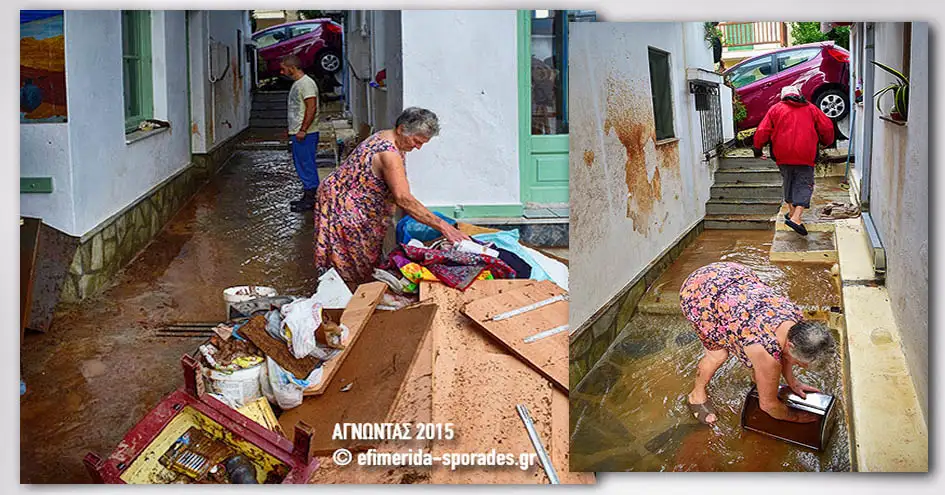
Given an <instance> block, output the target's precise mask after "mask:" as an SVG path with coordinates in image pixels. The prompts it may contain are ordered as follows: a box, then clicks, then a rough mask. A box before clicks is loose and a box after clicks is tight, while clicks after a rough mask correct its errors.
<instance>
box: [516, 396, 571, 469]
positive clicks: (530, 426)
mask: <svg viewBox="0 0 945 495" xmlns="http://www.w3.org/2000/svg"><path fill="white" fill-rule="evenodd" d="M515 409H516V410H517V411H518V415H519V417H520V418H522V423H524V424H525V430H526V431H528V438H529V440H531V441H532V445H533V446H534V447H535V453H536V454H538V460H540V461H541V466H542V467H543V468H544V469H545V474H547V475H548V481H550V482H551V484H552V485H560V484H561V481H559V480H558V473H557V471H555V467H554V466H553V465H552V464H551V458H550V457H548V451H547V450H545V446H544V445H542V443H541V439H540V438H538V432H537V431H535V422H534V421H532V417H531V415H529V414H528V408H527V407H525V404H519V405H517V406H515Z"/></svg>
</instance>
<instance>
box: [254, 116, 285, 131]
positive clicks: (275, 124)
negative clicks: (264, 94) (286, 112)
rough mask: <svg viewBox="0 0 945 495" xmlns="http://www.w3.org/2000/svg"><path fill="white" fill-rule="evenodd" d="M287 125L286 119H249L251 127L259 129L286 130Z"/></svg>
mask: <svg viewBox="0 0 945 495" xmlns="http://www.w3.org/2000/svg"><path fill="white" fill-rule="evenodd" d="M286 125H288V124H287V123H286V119H284V118H283V119H260V118H253V117H251V118H250V119H249V126H250V127H255V128H257V129H282V128H285V127H286Z"/></svg>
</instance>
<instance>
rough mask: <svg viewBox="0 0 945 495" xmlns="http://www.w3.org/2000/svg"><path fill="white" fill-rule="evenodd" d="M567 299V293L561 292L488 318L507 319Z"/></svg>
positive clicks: (494, 319)
mask: <svg viewBox="0 0 945 495" xmlns="http://www.w3.org/2000/svg"><path fill="white" fill-rule="evenodd" d="M567 300H568V295H567V294H562V295H559V296H555V297H551V298H548V299H545V300H544V301H538V302H536V303H533V304H529V305H528V306H522V307H521V308H518V309H513V310H511V311H506V312H505V313H499V314H497V315H495V316H493V317H492V318H490V320H492V321H502V320H507V319H509V318H512V317H514V316H518V315H520V314H523V313H528V312H529V311H534V310H536V309H538V308H543V307H545V306H547V305H549V304H554V303H556V302H558V301H567Z"/></svg>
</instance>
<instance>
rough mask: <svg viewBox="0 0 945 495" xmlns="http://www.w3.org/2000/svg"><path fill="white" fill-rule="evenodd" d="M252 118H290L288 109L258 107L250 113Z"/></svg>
mask: <svg viewBox="0 0 945 495" xmlns="http://www.w3.org/2000/svg"><path fill="white" fill-rule="evenodd" d="M249 116H250V118H257V119H282V120H288V118H289V117H288V111H286V110H277V109H257V108H254V109H253V110H252V111H251V112H250V114H249Z"/></svg>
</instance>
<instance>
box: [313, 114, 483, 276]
mask: <svg viewBox="0 0 945 495" xmlns="http://www.w3.org/2000/svg"><path fill="white" fill-rule="evenodd" d="M439 130H440V126H439V122H438V120H437V117H436V114H434V113H433V112H431V111H429V110H425V109H422V108H416V107H411V108H408V109H406V110H404V111H403V113H401V114H400V116H399V117H397V121H396V123H395V125H394V128H393V129H387V130H383V131H380V132H377V133H375V134H373V135H372V136H370V137H369V138H367V139H365V140H364V141H363V142H361V144H359V145H358V147H357V148H355V150H354V151H353V152H352V153H351V155H350V156H349V157H348V158H347V159H346V160H345V161H344V163H342V164H341V166H340V167H338V169H337V170H335V171H334V172H333V173H332V174H331V175H329V176H328V177H327V178H325V180H324V182H322V184H321V186H319V188H318V194H317V199H316V203H315V215H314V217H315V266H316V267H318V268H319V269H320V271H324V270H327V269H329V268H334V269H335V270H336V271H337V272H338V274H339V275H340V276H341V278H342V279H344V280H345V281H346V282H349V283H353V284H357V283H362V282H365V281H368V280H371V278H372V274H373V271H374V268H375V267H376V266H377V265H378V262H379V260H380V258H381V254H382V253H381V251H382V246H383V242H384V237H385V235H386V233H387V229H388V227H389V226H390V225H391V223H392V222H391V220H392V218H393V215H394V211H395V209H396V207H398V206H399V207H400V208H402V209H403V210H404V211H405V212H406V213H407V214H408V215H410V216H412V217H413V218H415V219H416V220H417V221H418V222H420V223H423V224H425V225H427V226H429V227H431V228H433V229H436V230H438V231H439V232H440V233H442V234H443V235H444V236H445V237H446V238H447V239H448V240H450V241H451V242H457V241H460V240H464V239H469V236H467V235H466V234H463V233H462V232H460V231H459V230H458V229H456V228H455V227H453V226H452V225H450V224H449V223H447V222H446V221H444V220H443V219H441V218H439V217H437V216H436V215H434V214H433V213H432V212H430V210H428V209H427V208H426V207H424V206H423V204H421V203H420V202H419V201H417V199H416V198H415V197H414V196H413V194H411V193H410V185H409V183H408V182H407V171H406V165H405V155H406V154H407V153H408V152H410V151H413V150H419V149H420V148H422V147H423V145H424V144H426V143H427V142H428V141H430V139H432V138H433V137H434V136H436V135H437V134H438V133H439Z"/></svg>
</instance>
